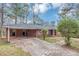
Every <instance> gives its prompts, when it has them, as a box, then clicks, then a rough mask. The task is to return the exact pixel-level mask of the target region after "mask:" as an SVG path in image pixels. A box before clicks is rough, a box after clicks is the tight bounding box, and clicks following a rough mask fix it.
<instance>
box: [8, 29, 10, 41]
mask: <svg viewBox="0 0 79 59" xmlns="http://www.w3.org/2000/svg"><path fill="white" fill-rule="evenodd" d="M9 41H10V29H9V28H8V42H9Z"/></svg>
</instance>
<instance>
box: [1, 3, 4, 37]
mask: <svg viewBox="0 0 79 59" xmlns="http://www.w3.org/2000/svg"><path fill="white" fill-rule="evenodd" d="M3 8H4V4H3V3H2V5H1V20H0V21H1V24H0V31H1V32H0V35H1V38H2V34H3V30H2V26H3V16H4V14H3Z"/></svg>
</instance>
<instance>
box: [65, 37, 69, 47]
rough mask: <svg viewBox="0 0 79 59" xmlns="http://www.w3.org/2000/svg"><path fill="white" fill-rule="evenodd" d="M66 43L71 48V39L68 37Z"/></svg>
mask: <svg viewBox="0 0 79 59" xmlns="http://www.w3.org/2000/svg"><path fill="white" fill-rule="evenodd" d="M65 42H66V45H67V46H70V37H66V38H65Z"/></svg>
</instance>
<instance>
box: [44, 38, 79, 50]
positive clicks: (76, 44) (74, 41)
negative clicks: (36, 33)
mask: <svg viewBox="0 0 79 59" xmlns="http://www.w3.org/2000/svg"><path fill="white" fill-rule="evenodd" d="M63 39H64V38H63V37H47V38H46V39H45V41H47V42H49V43H56V44H62V42H61V41H63V43H65V42H64V40H63ZM71 47H73V48H76V49H78V50H79V38H71Z"/></svg>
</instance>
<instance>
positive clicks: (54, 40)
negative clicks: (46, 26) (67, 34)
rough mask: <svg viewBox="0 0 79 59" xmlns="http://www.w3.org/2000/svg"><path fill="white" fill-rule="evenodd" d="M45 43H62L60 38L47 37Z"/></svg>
mask: <svg viewBox="0 0 79 59" xmlns="http://www.w3.org/2000/svg"><path fill="white" fill-rule="evenodd" d="M45 41H47V42H49V43H56V42H60V41H62V37H47V38H46V39H45Z"/></svg>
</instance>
